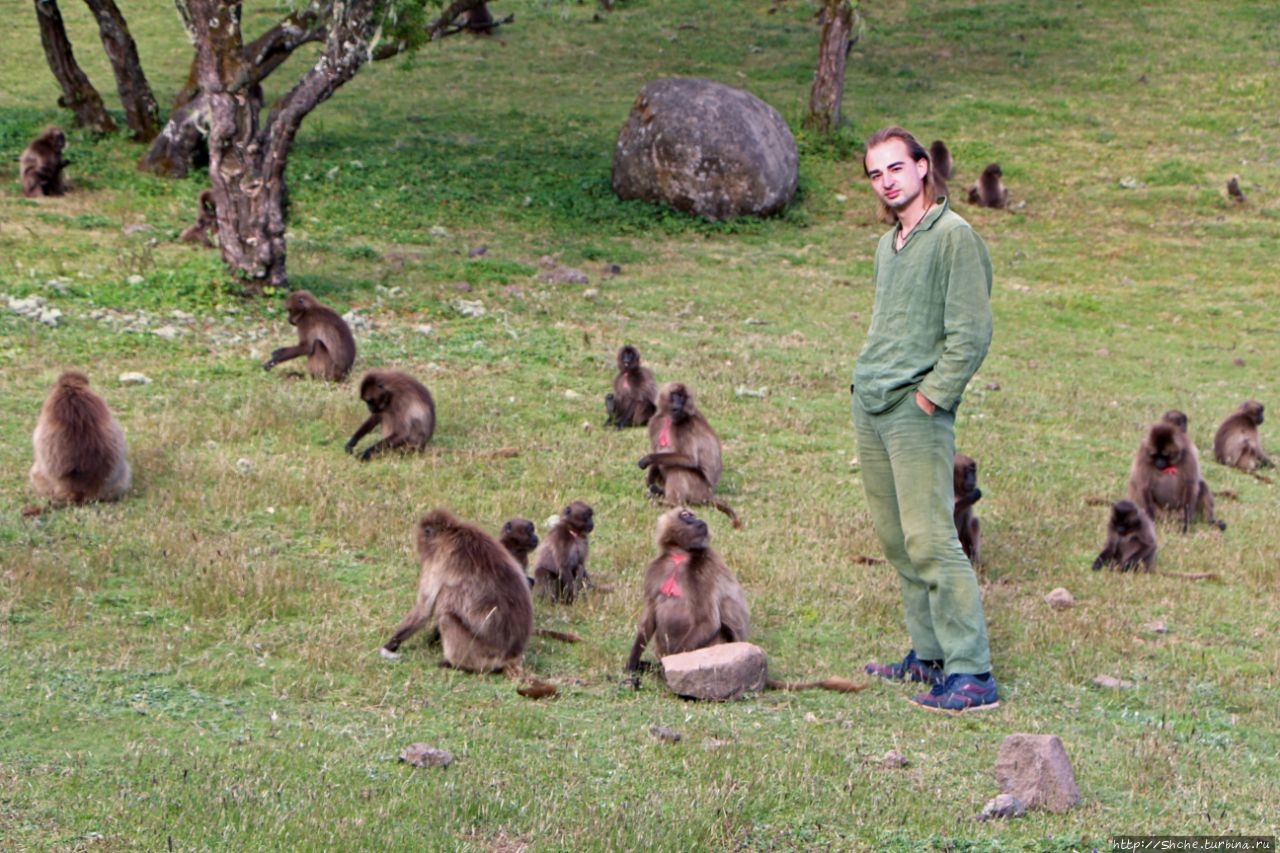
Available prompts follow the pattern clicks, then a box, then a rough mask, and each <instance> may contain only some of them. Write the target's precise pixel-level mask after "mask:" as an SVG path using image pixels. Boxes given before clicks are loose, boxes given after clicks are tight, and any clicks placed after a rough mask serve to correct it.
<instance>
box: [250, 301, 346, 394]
mask: <svg viewBox="0 0 1280 853" xmlns="http://www.w3.org/2000/svg"><path fill="white" fill-rule="evenodd" d="M284 307H285V310H286V311H288V312H289V325H291V326H296V327H297V329H298V345H297V346H296V347H281V348H280V349H278V350H276V351H274V352H273V353H271V358H269V359H267V361H266V362H265V363H264V364H263V365H262V367H263V369H265V370H270V369H271V368H273V367H275V366H276V365H277V364H279V363H280V362H282V361H288V360H289V359H291V358H297V357H298V356H302V355H305V356H306V357H307V372H308V373H310V374H311V376H312V377H313V378H315V379H328V380H331V381H333V382H341V381H342V380H344V379H346V378H347V374H348V373H350V372H351V365H352V364H354V363H355V360H356V339H355V338H354V337H353V336H352V334H351V327H350V326H348V325H347V321H346V320H344V319H342V317H341V316H340V315H339V314H338V312H337V311H334V310H333V309H332V308H330V307H329V306H327V305H321V304H320V303H319V302H318V301H317V300H316V298H315V297H314V296H312V295H311V294H310V293H309V292H308V291H305V290H295V291H294V292H293V293H290V294H289V296H288V298H287V299H285V301H284Z"/></svg>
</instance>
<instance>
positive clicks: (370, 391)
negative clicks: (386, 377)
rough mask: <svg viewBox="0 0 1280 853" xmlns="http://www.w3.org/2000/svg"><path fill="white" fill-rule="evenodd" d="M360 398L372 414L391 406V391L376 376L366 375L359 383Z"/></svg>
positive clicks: (381, 411)
mask: <svg viewBox="0 0 1280 853" xmlns="http://www.w3.org/2000/svg"><path fill="white" fill-rule="evenodd" d="M360 399H361V400H364V404H365V405H366V406H368V407H369V412H370V414H374V415H380V414H382V413H383V412H385V411H386V410H387V409H388V408H389V407H390V406H391V392H390V391H388V390H387V386H386V385H385V384H383V382H382V380H381V379H379V378H378V377H377V376H366V377H365V378H364V381H363V382H361V383H360Z"/></svg>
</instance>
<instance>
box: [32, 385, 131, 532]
mask: <svg viewBox="0 0 1280 853" xmlns="http://www.w3.org/2000/svg"><path fill="white" fill-rule="evenodd" d="M31 442H32V444H33V445H34V446H35V463H34V464H33V465H32V466H31V472H30V475H29V479H30V482H31V487H32V488H33V489H34V490H35V491H36V494H38V495H40V496H41V497H43V498H48V499H49V501H50V502H51V503H52V504H53V505H55V506H59V505H63V504H78V503H84V502H86V501H114V500H117V499H119V498H120V496H121V495H123V494H124V493H125V491H126V490H127V489H128V488H129V484H130V482H131V480H132V473H131V471H130V470H129V460H128V458H127V454H126V449H125V440H124V430H123V429H122V428H121V426H120V422H119V421H117V420H116V418H115V415H113V414H112V413H111V410H110V409H109V408H107V404H106V402H105V401H103V399H102V398H101V397H99V396H98V395H97V394H95V393H93V391H91V390H89V377H87V376H85V375H84V374H83V373H81V372H79V371H76V370H68V371H66V372H65V373H63V374H62V375H61V376H59V377H58V381H57V382H56V383H54V386H53V390H52V391H50V392H49V396H48V397H47V398H46V399H45V401H44V406H43V407H42V408H41V409H40V418H39V420H38V421H37V422H36V429H35V432H34V433H33V434H32V436H31ZM29 514H35V513H29Z"/></svg>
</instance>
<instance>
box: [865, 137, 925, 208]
mask: <svg viewBox="0 0 1280 853" xmlns="http://www.w3.org/2000/svg"><path fill="white" fill-rule="evenodd" d="M890 139H901V140H902V141H903V143H905V144H906V146H907V153H908V154H910V155H911V161H912V162H913V163H915V162H919V161H920V160H924V161H925V162H926V163H928V164H929V171H928V172H927V173H926V174H925V176H924V186H922V187H921V188H920V192H921V193H923V194H924V197H925V198H927V199H929V200H930V201H936V200H937V198H938V183H937V181H935V180H934V178H933V160H931V159H930V158H929V151H928V150H927V149H926V148H925V147H924V146H923V145H921V144H920V141H919V140H917V139H916V138H915V137H914V136H912V135H911V134H910V133H909V132H907V131H906V130H904V129H902V128H901V127H896V126H895V127H885V128H881V129H880V130H877V131H876V132H875V133H873V134H871V136H870V138H868V139H867V147H866V148H865V149H864V151H870V150H871V149H872V148H874V147H875V146H877V145H879V144H881V143H883V142H888V141H889V140H890ZM862 171H863V172H866V171H867V155H866V154H863V155H862ZM867 177H871V176H870V175H869V174H868V175H867ZM876 202H877V204H878V206H879V215H880V221H881V222H884V223H887V224H889V225H892V224H893V223H895V222H897V221H898V214H897V211H895V210H894V209H893V208H891V207H889V205H887V204H885V203H884V202H883V201H880V197H879V196H876Z"/></svg>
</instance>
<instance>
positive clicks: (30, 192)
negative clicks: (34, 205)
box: [18, 127, 68, 198]
mask: <svg viewBox="0 0 1280 853" xmlns="http://www.w3.org/2000/svg"><path fill="white" fill-rule="evenodd" d="M66 147H67V135H66V134H65V133H63V132H62V129H61V128H58V127H50V128H46V129H45V131H44V132H43V133H41V134H40V135H39V136H37V137H36V138H35V139H34V140H32V142H31V144H30V145H28V146H27V148H26V150H25V151H23V152H22V156H21V157H19V158H18V163H19V166H18V168H19V172H20V174H21V176H22V194H23V195H24V196H26V197H27V198H40V197H42V196H55V195H63V194H65V193H66V191H67V185H66V182H65V181H64V180H63V178H62V170H63V169H65V168H66V167H67V163H68V161H67V160H65V159H63V157H62V151H63V149H65V148H66Z"/></svg>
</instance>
